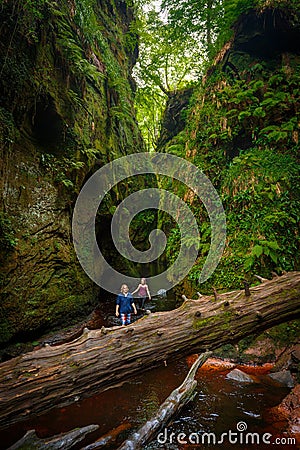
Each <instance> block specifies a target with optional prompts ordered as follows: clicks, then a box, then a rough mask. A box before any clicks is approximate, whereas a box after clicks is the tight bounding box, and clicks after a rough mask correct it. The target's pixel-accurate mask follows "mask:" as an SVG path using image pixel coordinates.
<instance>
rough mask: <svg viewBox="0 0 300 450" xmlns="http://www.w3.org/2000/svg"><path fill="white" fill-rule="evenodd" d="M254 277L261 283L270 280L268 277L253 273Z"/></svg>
mask: <svg viewBox="0 0 300 450" xmlns="http://www.w3.org/2000/svg"><path fill="white" fill-rule="evenodd" d="M254 276H255V278H257V279H258V280H259V281H260V282H261V283H264V282H265V281H270V280H268V278H263V277H261V276H260V275H254Z"/></svg>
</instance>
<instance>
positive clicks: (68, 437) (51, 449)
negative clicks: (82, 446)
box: [8, 425, 99, 450]
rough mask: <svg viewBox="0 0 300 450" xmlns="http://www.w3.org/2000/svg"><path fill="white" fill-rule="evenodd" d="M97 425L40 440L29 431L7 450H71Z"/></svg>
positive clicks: (96, 427) (33, 431)
mask: <svg viewBox="0 0 300 450" xmlns="http://www.w3.org/2000/svg"><path fill="white" fill-rule="evenodd" d="M98 428H99V425H88V426H87V427H83V428H78V429H76V430H72V431H69V432H68V433H63V434H59V435H56V436H51V437H49V438H45V439H41V438H39V437H37V435H36V433H35V430H29V431H27V433H26V434H25V435H24V436H23V437H22V438H21V439H19V440H18V441H17V442H16V443H15V444H14V445H12V446H11V447H9V449H8V450H17V449H35V450H60V449H63V450H68V449H72V448H74V447H75V445H77V444H78V443H79V442H81V441H83V439H85V438H86V436H87V435H88V434H90V433H92V432H93V431H95V430H97V429H98Z"/></svg>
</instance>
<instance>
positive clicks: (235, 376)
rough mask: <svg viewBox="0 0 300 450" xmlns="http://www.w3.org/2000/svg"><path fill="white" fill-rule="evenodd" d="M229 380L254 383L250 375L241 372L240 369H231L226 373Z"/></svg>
mask: <svg viewBox="0 0 300 450" xmlns="http://www.w3.org/2000/svg"><path fill="white" fill-rule="evenodd" d="M226 378H227V379H229V380H234V381H238V382H239V383H254V380H253V379H252V377H251V376H250V375H248V374H247V373H245V372H242V371H241V370H240V369H233V370H232V371H231V372H229V373H228V374H227V375H226Z"/></svg>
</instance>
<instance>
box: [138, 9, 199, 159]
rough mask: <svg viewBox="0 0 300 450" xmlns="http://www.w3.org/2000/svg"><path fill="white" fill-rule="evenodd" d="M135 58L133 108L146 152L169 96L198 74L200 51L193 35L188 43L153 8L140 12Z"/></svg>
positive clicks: (154, 141) (157, 127)
mask: <svg viewBox="0 0 300 450" xmlns="http://www.w3.org/2000/svg"><path fill="white" fill-rule="evenodd" d="M139 34H140V47H139V58H138V61H137V64H136V67H135V69H134V76H135V79H136V81H137V85H138V87H137V92H136V99H135V102H136V107H137V118H138V122H139V124H140V127H141V130H142V133H143V136H144V139H145V140H146V144H147V146H148V150H151V149H153V148H155V143H156V141H157V139H158V137H159V132H160V122H161V119H162V114H163V111H164V108H165V104H166V101H167V99H168V97H169V96H171V95H172V94H174V92H176V91H177V90H179V89H181V88H183V87H184V86H186V85H187V84H188V83H189V82H191V80H193V79H195V78H196V77H197V74H198V73H199V72H200V71H201V61H202V59H203V56H202V54H201V52H202V51H203V50H202V49H201V47H200V46H199V41H198V40H197V39H195V38H194V37H193V36H190V37H189V39H188V40H186V39H183V37H182V36H181V35H180V34H179V33H178V32H177V30H175V29H174V27H173V24H172V23H169V21H168V20H167V18H166V17H164V16H162V14H161V13H160V12H158V11H156V10H155V9H150V10H148V11H144V12H141V13H140V23H139Z"/></svg>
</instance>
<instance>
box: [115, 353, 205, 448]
mask: <svg viewBox="0 0 300 450" xmlns="http://www.w3.org/2000/svg"><path fill="white" fill-rule="evenodd" d="M210 355H211V352H206V353H202V354H201V355H200V356H199V357H198V358H197V359H196V361H195V362H194V364H193V365H192V367H191V368H190V370H189V372H188V374H187V376H186V378H185V379H184V381H183V383H182V384H181V385H180V386H179V387H178V388H176V389H174V391H172V392H171V394H170V395H169V397H168V398H167V399H166V400H165V401H164V402H163V404H162V405H161V406H160V408H159V410H158V411H157V413H156V414H155V415H154V416H153V417H152V418H151V419H150V420H148V421H147V422H146V423H145V425H143V426H142V427H141V428H140V429H139V430H138V431H136V432H135V433H133V434H132V436H130V437H129V438H128V439H127V440H126V441H125V442H124V443H123V444H122V445H121V446H120V447H119V448H118V450H139V449H141V448H143V447H144V445H146V444H147V443H148V442H150V441H152V440H153V438H154V437H155V435H156V434H157V432H158V431H159V430H160V429H161V428H162V427H163V426H166V425H167V424H168V423H169V422H170V420H171V419H172V417H173V416H174V414H176V413H177V412H179V411H180V410H181V409H182V408H183V406H184V405H186V404H187V403H188V402H189V401H190V400H191V399H192V398H193V396H194V392H195V389H196V386H197V381H196V380H195V375H196V372H197V370H198V369H199V367H201V366H202V365H203V364H204V363H205V361H206V360H207V358H208V357H209V356H210Z"/></svg>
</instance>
